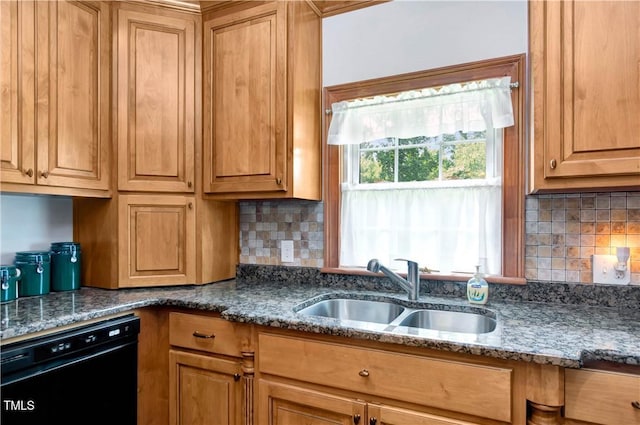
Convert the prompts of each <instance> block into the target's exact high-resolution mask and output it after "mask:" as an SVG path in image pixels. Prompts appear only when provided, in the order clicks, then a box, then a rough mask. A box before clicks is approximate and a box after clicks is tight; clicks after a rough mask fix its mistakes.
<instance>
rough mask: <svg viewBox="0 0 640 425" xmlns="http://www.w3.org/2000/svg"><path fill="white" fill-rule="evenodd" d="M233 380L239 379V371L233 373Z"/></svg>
mask: <svg viewBox="0 0 640 425" xmlns="http://www.w3.org/2000/svg"><path fill="white" fill-rule="evenodd" d="M233 380H234V381H236V382H238V381H239V380H240V374H239V373H234V374H233Z"/></svg>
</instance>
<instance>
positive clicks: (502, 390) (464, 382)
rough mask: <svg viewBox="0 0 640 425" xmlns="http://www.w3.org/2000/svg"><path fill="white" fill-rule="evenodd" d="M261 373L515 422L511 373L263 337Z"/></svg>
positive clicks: (423, 358) (318, 343) (453, 362)
mask: <svg viewBox="0 0 640 425" xmlns="http://www.w3.org/2000/svg"><path fill="white" fill-rule="evenodd" d="M258 346H259V348H258V350H259V356H258V361H259V369H260V371H261V372H262V373H266V374H273V375H278V376H282V377H287V378H292V379H297V380H301V381H306V382H311V383H315V384H321V385H327V386H331V387H336V388H342V389H346V390H350V391H357V392H362V393H367V394H371V395H375V396H380V397H388V398H394V399H398V400H402V401H407V402H411V403H417V404H421V405H425V406H433V407H438V408H442V409H447V410H452V411H458V412H462V413H467V414H470V415H476V416H481V417H486V418H491V419H496V420H500V421H505V422H510V421H511V381H512V371H511V369H505V368H497V367H490V366H483V365H475V364H467V363H461V362H456V361H448V360H439V359H431V358H427V357H421V356H416V355H408V354H400V353H393V352H386V351H381V350H374V349H366V348H359V347H349V346H344V345H339V344H332V343H324V342H317V341H309V340H304V339H299V338H292V337H282V336H275V335H269V334H260V336H259V341H258Z"/></svg>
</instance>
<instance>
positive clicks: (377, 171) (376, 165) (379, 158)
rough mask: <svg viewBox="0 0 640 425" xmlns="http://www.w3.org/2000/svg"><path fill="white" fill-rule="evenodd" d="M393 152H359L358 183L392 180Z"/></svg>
mask: <svg viewBox="0 0 640 425" xmlns="http://www.w3.org/2000/svg"><path fill="white" fill-rule="evenodd" d="M394 163H395V152H394V151H393V150H386V151H364V152H362V151H361V152H360V176H359V177H360V178H359V182H360V183H382V182H393V181H394Z"/></svg>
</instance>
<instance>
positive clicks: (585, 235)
mask: <svg viewBox="0 0 640 425" xmlns="http://www.w3.org/2000/svg"><path fill="white" fill-rule="evenodd" d="M525 225H526V247H525V257H526V258H525V275H526V277H527V279H530V280H539V281H554V282H582V283H591V282H592V270H591V255H592V254H614V253H615V247H617V246H628V247H630V248H631V260H632V261H631V263H630V268H631V282H632V284H635V285H640V192H612V193H608V192H607V193H582V194H553V195H530V196H527V198H526V217H525ZM323 237H324V207H323V204H322V202H311V201H298V200H286V201H280V200H279V201H243V202H240V248H241V252H240V263H241V264H271V265H280V264H282V265H293V266H306V267H322V266H323V257H324V249H323ZM282 240H293V245H294V258H295V262H293V263H282V262H281V261H280V242H281V241H282Z"/></svg>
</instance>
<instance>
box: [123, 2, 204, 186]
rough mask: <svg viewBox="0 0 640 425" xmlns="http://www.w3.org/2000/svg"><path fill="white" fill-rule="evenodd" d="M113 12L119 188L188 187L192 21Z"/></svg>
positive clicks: (192, 124)
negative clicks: (114, 25) (115, 47)
mask: <svg viewBox="0 0 640 425" xmlns="http://www.w3.org/2000/svg"><path fill="white" fill-rule="evenodd" d="M117 13H118V17H117V37H116V40H117V42H116V43H117V54H116V61H117V65H116V69H117V80H116V86H117V93H118V97H117V128H118V135H117V138H118V189H119V190H141V191H163V192H193V191H194V147H195V107H196V106H195V58H196V55H195V52H196V36H195V33H196V31H195V26H196V22H195V20H193V19H189V18H182V17H181V16H176V17H170V16H166V14H164V15H163V16H159V15H158V16H156V15H151V14H148V13H142V12H137V11H132V10H125V9H119V10H118V12H117Z"/></svg>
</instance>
